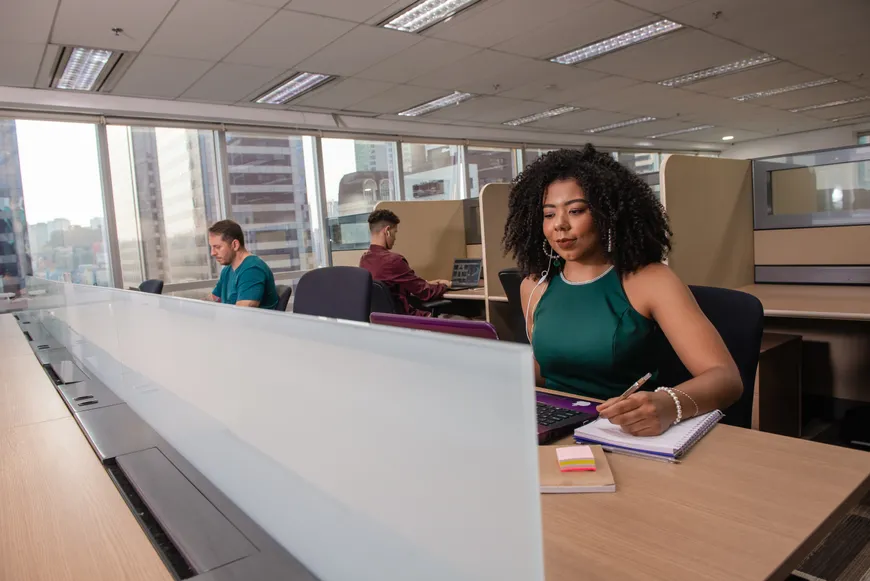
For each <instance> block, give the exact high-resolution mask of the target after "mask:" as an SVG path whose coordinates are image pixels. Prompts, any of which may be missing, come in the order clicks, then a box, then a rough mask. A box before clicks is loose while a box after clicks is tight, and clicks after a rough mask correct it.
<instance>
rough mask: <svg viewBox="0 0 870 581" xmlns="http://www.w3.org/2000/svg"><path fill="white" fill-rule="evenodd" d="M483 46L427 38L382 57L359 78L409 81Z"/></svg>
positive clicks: (453, 61)
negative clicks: (392, 54)
mask: <svg viewBox="0 0 870 581" xmlns="http://www.w3.org/2000/svg"><path fill="white" fill-rule="evenodd" d="M479 50H480V49H478V48H475V47H473V46H468V45H464V44H457V43H455V42H446V41H443V40H438V39H435V38H424V39H423V40H422V41H421V42H419V43H418V44H415V45H414V46H412V47H410V48H408V49H407V50H403V51H401V52H399V53H398V54H396V55H394V56H391V57H390V58H388V59H386V60H383V61H381V62H379V63H378V64H376V65H375V66H373V67H370V68H368V69H366V70H364V71H362V72H361V73H359V75H357V76H359V77H363V78H366V79H374V80H377V81H389V82H393V83H406V82H408V81H410V80H412V79H414V78H417V77H420V76H423V75H428V74H429V73H431V72H432V71H434V70H436V69H438V68H441V67H444V66H447V65H449V64H452V63H455V62H456V61H459V60H461V59H464V58H467V57H469V56H471V55H472V54H474V53H475V52H478V51H479Z"/></svg>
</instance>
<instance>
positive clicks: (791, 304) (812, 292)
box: [737, 284, 870, 321]
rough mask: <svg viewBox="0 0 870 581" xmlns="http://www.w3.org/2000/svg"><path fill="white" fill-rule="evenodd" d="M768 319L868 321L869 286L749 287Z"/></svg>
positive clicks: (869, 314) (784, 285)
mask: <svg viewBox="0 0 870 581" xmlns="http://www.w3.org/2000/svg"><path fill="white" fill-rule="evenodd" d="M737 290H740V291H743V292H746V293H749V294H751V295H754V296H755V297H757V298H758V300H760V301H761V304H762V305H764V314H765V315H767V316H768V317H796V318H805V319H841V320H857V321H870V286H833V285H788V284H753V285H749V286H745V287H742V288H739V289H737Z"/></svg>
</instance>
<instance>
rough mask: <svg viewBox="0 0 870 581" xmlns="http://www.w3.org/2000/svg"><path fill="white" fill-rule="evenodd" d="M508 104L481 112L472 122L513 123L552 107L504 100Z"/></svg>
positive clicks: (544, 104)
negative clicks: (515, 120)
mask: <svg viewBox="0 0 870 581" xmlns="http://www.w3.org/2000/svg"><path fill="white" fill-rule="evenodd" d="M505 101H509V103H506V104H504V106H502V107H500V108H498V109H497V110H492V111H481V112H480V113H478V114H477V115H475V116H474V119H473V121H477V122H480V123H504V122H505V121H513V120H514V119H520V118H521V117H528V116H529V115H535V114H537V113H543V112H544V111H547V110H549V109H552V108H553V107H551V106H549V105H547V104H546V103H536V102H534V101H518V100H516V99H510V100H507V99H506V100H505Z"/></svg>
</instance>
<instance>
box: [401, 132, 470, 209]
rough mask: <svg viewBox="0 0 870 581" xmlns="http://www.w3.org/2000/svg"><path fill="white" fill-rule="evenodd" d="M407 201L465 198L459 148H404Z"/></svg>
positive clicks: (420, 145)
mask: <svg viewBox="0 0 870 581" xmlns="http://www.w3.org/2000/svg"><path fill="white" fill-rule="evenodd" d="M402 166H403V169H404V171H405V199H406V200H459V199H461V198H462V185H461V183H460V182H461V181H462V180H461V178H460V176H461V171H460V169H461V168H460V159H459V146H458V145H432V144H428V143H427V144H424V143H403V144H402Z"/></svg>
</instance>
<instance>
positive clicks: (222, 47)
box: [64, 0, 275, 61]
mask: <svg viewBox="0 0 870 581" xmlns="http://www.w3.org/2000/svg"><path fill="white" fill-rule="evenodd" d="M64 1H66V0H64ZM273 14H275V10H274V9H273V8H265V7H262V6H254V5H248V4H238V3H236V2H232V1H230V0H179V1H178V4H176V5H175V8H174V9H173V10H172V12H170V14H169V16H168V17H167V18H166V20H165V21H164V22H163V24H162V25H161V26H160V28H159V29H157V32H156V33H155V34H154V37H153V38H152V39H151V41H150V42H148V44H147V45H146V46H145V49H144V52H145V53H148V54H154V55H161V56H173V57H183V58H193V59H203V60H214V61H217V60H220V59H222V58H223V57H224V56H226V55H227V53H229V52H230V51H232V50H233V49H234V48H235V47H236V46H238V44H239V43H241V42H242V41H243V40H245V38H247V37H248V35H250V34H251V33H252V32H254V31H255V30H257V28H259V27H260V26H261V25H262V24H263V23H264V22H266V21H267V20H268V19H269V18H271V17H272V15H273ZM204 21H205V22H204ZM206 22H207V25H206Z"/></svg>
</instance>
